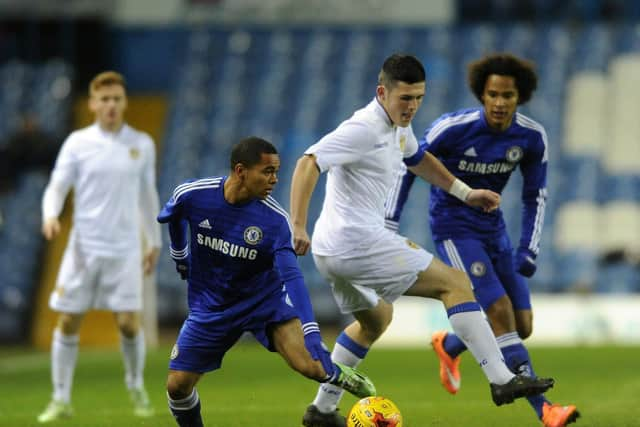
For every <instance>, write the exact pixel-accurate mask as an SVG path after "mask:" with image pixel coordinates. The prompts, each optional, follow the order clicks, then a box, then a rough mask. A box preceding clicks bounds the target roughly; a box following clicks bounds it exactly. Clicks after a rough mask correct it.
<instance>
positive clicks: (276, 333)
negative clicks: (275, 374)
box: [268, 318, 375, 397]
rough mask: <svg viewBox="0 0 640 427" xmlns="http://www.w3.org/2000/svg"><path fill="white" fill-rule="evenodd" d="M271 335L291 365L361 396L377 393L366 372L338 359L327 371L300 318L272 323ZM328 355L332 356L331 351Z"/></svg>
mask: <svg viewBox="0 0 640 427" xmlns="http://www.w3.org/2000/svg"><path fill="white" fill-rule="evenodd" d="M268 336H269V337H270V341H271V342H272V343H273V347H274V348H275V350H276V351H277V352H278V353H279V354H280V355H281V356H282V357H283V358H284V360H285V361H286V362H287V364H288V365H289V366H290V367H291V368H292V369H294V370H295V371H297V372H299V373H300V374H302V375H304V376H305V377H307V378H310V379H313V380H315V381H318V382H320V383H327V384H333V385H336V386H338V387H342V388H343V389H345V390H347V391H349V392H350V393H352V394H354V395H356V396H357V397H367V396H371V395H374V394H375V387H374V386H373V384H372V383H371V381H370V380H369V378H368V377H367V376H366V375H364V374H362V373H360V372H358V371H356V370H355V369H352V368H350V367H349V366H346V365H343V364H341V363H335V362H334V363H333V366H331V369H330V370H329V371H326V370H325V369H324V367H323V365H322V363H321V362H320V361H319V360H314V359H313V358H312V357H311V354H309V352H308V351H307V349H306V347H305V343H304V336H303V333H302V324H301V323H300V320H299V319H298V318H293V319H289V320H286V321H284V322H278V323H272V324H270V325H269V328H268ZM326 356H327V357H329V352H328V351H327V352H326Z"/></svg>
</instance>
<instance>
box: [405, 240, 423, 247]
mask: <svg viewBox="0 0 640 427" xmlns="http://www.w3.org/2000/svg"><path fill="white" fill-rule="evenodd" d="M406 243H407V245H408V246H409V247H410V248H411V249H420V245H418V244H417V243H416V242H414V241H412V240H409V239H407V240H406Z"/></svg>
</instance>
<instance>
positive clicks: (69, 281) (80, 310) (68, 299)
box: [38, 239, 96, 423]
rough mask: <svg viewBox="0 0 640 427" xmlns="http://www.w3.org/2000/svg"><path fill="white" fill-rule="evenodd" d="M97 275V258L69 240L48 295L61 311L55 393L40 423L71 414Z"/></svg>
mask: <svg viewBox="0 0 640 427" xmlns="http://www.w3.org/2000/svg"><path fill="white" fill-rule="evenodd" d="M95 276H96V263H95V259H93V258H91V257H86V256H83V255H81V253H80V252H79V251H77V250H76V246H75V243H74V240H73V239H72V240H70V241H69V244H68V246H67V249H66V250H65V253H64V256H63V258H62V263H61V264H60V271H59V272H58V277H57V280H56V288H55V289H54V290H53V292H52V293H51V296H50V298H49V307H50V308H51V309H52V310H54V311H57V312H58V313H59V314H58V319H57V323H56V327H55V329H54V331H53V338H52V341H51V380H52V384H53V396H52V399H51V402H50V403H49V404H48V405H47V408H46V409H45V411H44V412H42V413H41V414H40V415H39V416H38V421H39V422H41V423H47V422H51V421H55V420H57V419H60V418H66V417H69V416H71V415H72V410H71V389H72V386H73V374H74V372H75V367H76V362H77V359H78V342H79V336H78V333H79V331H80V325H81V323H82V318H83V316H84V313H85V312H86V311H87V310H88V309H89V307H90V304H91V299H92V297H93V293H94V291H93V288H92V286H93V284H94V283H95Z"/></svg>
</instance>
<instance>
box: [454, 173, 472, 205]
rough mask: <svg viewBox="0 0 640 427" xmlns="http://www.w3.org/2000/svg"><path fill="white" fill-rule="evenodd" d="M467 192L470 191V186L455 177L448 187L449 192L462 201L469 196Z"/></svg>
mask: <svg viewBox="0 0 640 427" xmlns="http://www.w3.org/2000/svg"><path fill="white" fill-rule="evenodd" d="M469 193H471V187H469V186H468V185H467V184H465V183H464V182H462V181H460V180H459V179H458V178H456V179H455V180H454V181H453V184H451V188H449V194H451V195H452V196H455V197H457V198H458V199H460V200H462V201H463V202H466V201H467V197H469Z"/></svg>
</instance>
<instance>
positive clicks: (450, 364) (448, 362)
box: [431, 331, 460, 394]
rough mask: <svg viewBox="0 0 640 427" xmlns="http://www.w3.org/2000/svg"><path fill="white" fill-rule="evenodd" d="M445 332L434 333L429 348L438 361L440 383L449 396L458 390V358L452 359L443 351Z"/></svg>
mask: <svg viewBox="0 0 640 427" xmlns="http://www.w3.org/2000/svg"><path fill="white" fill-rule="evenodd" d="M446 337H447V331H438V332H434V333H433V335H431V346H433V350H434V351H435V352H436V354H437V355H438V359H440V382H441V383H442V385H443V387H444V388H445V389H446V390H447V391H448V392H449V393H451V394H456V393H457V392H458V390H460V356H458V357H456V358H452V357H451V356H449V354H447V352H446V351H445V349H444V339H445V338H446Z"/></svg>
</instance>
